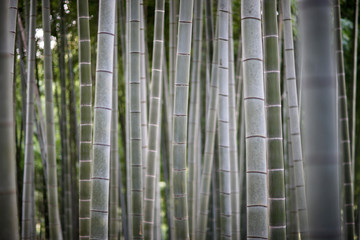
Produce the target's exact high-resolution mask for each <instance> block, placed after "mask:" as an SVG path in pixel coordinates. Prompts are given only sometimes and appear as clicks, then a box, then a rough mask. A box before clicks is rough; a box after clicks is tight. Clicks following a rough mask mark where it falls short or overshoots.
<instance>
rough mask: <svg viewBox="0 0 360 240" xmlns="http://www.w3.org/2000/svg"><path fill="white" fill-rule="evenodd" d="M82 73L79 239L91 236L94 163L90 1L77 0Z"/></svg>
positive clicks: (80, 68) (80, 69) (80, 70)
mask: <svg viewBox="0 0 360 240" xmlns="http://www.w3.org/2000/svg"><path fill="white" fill-rule="evenodd" d="M77 4H78V5H77V11H78V12H77V15H78V32H79V72H80V142H79V144H80V145H79V149H80V155H79V238H80V239H89V235H90V202H91V187H92V184H91V181H90V180H91V171H92V170H91V165H92V153H91V148H92V142H91V141H92V77H91V54H90V51H91V50H90V48H91V42H90V29H89V28H90V27H89V9H88V8H89V7H88V0H78V1H77Z"/></svg>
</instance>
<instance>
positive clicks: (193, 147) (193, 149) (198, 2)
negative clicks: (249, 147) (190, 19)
mask: <svg viewBox="0 0 360 240" xmlns="http://www.w3.org/2000/svg"><path fill="white" fill-rule="evenodd" d="M202 9H203V1H202V0H195V1H194V24H193V39H192V41H193V55H192V64H191V66H192V68H191V92H190V111H189V129H188V144H189V145H188V152H187V157H188V161H187V162H188V169H189V170H188V171H189V173H188V186H189V188H188V193H187V194H188V207H189V231H190V238H191V239H195V237H196V236H195V234H196V215H197V200H198V199H197V193H196V187H197V175H198V174H197V171H198V169H197V165H198V162H199V161H200V159H198V156H197V152H198V149H199V146H198V135H199V134H198V132H199V121H198V117H199V116H198V115H199V114H200V113H199V107H200V103H199V100H200V99H199V98H200V67H201V44H202Z"/></svg>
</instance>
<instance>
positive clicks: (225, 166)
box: [217, 0, 234, 239]
mask: <svg viewBox="0 0 360 240" xmlns="http://www.w3.org/2000/svg"><path fill="white" fill-rule="evenodd" d="M229 5H230V4H229V1H227V0H221V1H220V2H219V6H218V7H219V10H218V11H219V17H218V18H219V22H218V23H219V32H218V34H219V35H218V77H219V92H218V95H219V98H218V101H219V111H218V121H217V125H218V136H219V138H218V147H219V169H218V174H219V181H220V185H219V205H220V215H219V219H220V238H221V239H231V237H232V225H231V220H232V209H231V208H232V206H231V178H230V171H231V166H230V161H233V160H234V159H231V158H230V157H231V155H230V130H229V9H230V8H229Z"/></svg>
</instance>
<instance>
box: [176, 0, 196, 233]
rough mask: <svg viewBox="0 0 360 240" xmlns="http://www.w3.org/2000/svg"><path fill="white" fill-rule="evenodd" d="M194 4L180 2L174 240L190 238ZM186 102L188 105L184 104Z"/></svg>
mask: <svg viewBox="0 0 360 240" xmlns="http://www.w3.org/2000/svg"><path fill="white" fill-rule="evenodd" d="M193 5H194V0H190V1H185V0H180V14H179V22H178V24H179V26H178V45H177V54H176V68H175V79H174V107H173V113H172V114H173V123H172V127H173V128H172V153H171V154H172V161H173V168H172V176H171V178H172V183H173V197H174V199H173V202H174V227H175V229H174V235H173V238H174V239H188V238H189V222H188V203H187V184H186V147H187V143H186V141H187V120H188V117H187V114H188V101H187V99H188V95H189V72H190V51H191V37H192V32H191V29H192V17H193ZM184 100H185V101H184Z"/></svg>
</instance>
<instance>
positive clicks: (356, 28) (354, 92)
mask: <svg viewBox="0 0 360 240" xmlns="http://www.w3.org/2000/svg"><path fill="white" fill-rule="evenodd" d="M354 22H355V26H354V28H355V32H354V63H353V64H354V65H353V94H352V98H353V99H352V112H351V113H352V128H351V130H352V134H351V156H352V163H353V165H354V166H355V160H356V159H355V158H356V155H355V148H356V147H355V146H356V94H357V93H356V92H357V90H356V89H357V53H358V41H359V0H356V3H355V20H354ZM354 169H355V168H354Z"/></svg>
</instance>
